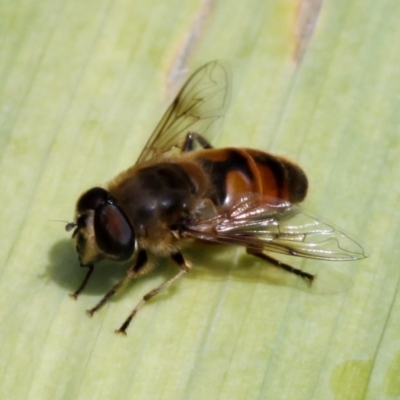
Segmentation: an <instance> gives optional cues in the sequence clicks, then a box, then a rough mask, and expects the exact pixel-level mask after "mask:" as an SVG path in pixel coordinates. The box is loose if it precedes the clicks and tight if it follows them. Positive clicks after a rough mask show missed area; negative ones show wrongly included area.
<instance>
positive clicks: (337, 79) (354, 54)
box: [0, 0, 400, 400]
mask: <svg viewBox="0 0 400 400" xmlns="http://www.w3.org/2000/svg"><path fill="white" fill-rule="evenodd" d="M399 18H400V5H399V4H398V3H397V2H395V1H391V0H388V1H381V2H376V1H372V0H366V1H361V0H351V1H344V0H338V1H335V2H322V1H318V0H315V1H311V0H309V1H306V0H303V1H299V2H293V1H288V0H284V1H280V0H271V1H268V2H266V1H265V2H261V1H259V2H258V1H250V2H228V1H222V2H221V1H220V2H213V1H207V0H205V1H203V2H200V1H198V2H186V3H185V2H178V1H175V0H171V1H169V2H168V3H167V2H161V1H156V0H154V1H150V2H132V1H124V0H116V1H105V0H100V1H91V0H89V1H84V2H82V1H77V0H70V1H61V0H59V1H57V0H38V1H36V2H31V1H27V0H19V1H12V2H6V1H2V2H0V30H1V36H0V37H1V45H0V154H1V159H0V187H1V188H2V201H1V204H2V207H1V209H0V221H1V225H0V337H1V340H2V346H1V350H0V370H1V371H2V373H1V378H0V397H1V398H5V399H88V398H93V399H94V398H96V399H109V398H113V399H127V398H135V399H173V400H176V399H217V398H218V399H307V400H308V399H335V400H341V399H357V400H358V399H368V400H369V399H371V400H372V399H378V398H379V399H393V398H398V397H399V396H400V382H399V378H398V376H399V368H400V356H399V355H400V339H399V332H400V326H399V325H400V301H399V299H400V297H399V295H398V282H399V275H400V268H399V266H398V260H399V257H400V253H399V246H398V241H399V239H398V238H399V236H400V231H399V226H400V213H399V212H398V206H399V202H400V186H399V184H398V175H399V170H400V169H399V167H400V165H399V160H400V140H399V127H400V113H399V106H400V97H399V93H400V69H399V67H398V65H399V51H398V43H399V42H400V29H399V23H398V21H399ZM216 58H223V59H227V60H229V61H230V63H231V65H232V70H233V84H234V94H233V101H232V105H231V108H230V111H229V113H228V115H227V118H226V120H225V124H224V126H223V134H222V136H221V140H220V142H219V143H216V145H219V146H243V147H255V148H259V149H262V150H265V151H271V152H276V153H278V154H283V155H284V156H287V157H290V158H291V159H293V160H295V161H296V162H298V163H299V164H300V165H301V166H302V167H303V168H304V170H305V171H306V172H307V174H308V177H309V180H310V191H309V196H308V199H307V201H306V202H305V204H304V206H305V207H306V208H307V209H308V210H310V211H311V212H314V213H318V214H319V215H321V216H323V218H327V219H328V220H332V221H334V222H335V223H336V224H337V225H339V226H343V227H344V228H345V229H346V230H347V231H349V232H353V233H354V234H355V235H356V236H358V237H359V238H360V240H361V241H362V242H365V243H367V244H368V245H369V249H370V252H371V256H370V257H369V258H368V259H366V260H363V261H360V262H352V263H344V262H342V263H339V262H338V263H329V262H322V261H315V260H303V259H293V258H289V257H282V258H280V257H279V258H280V259H282V260H284V261H285V262H289V263H290V264H292V265H293V266H295V267H298V268H302V269H304V270H306V271H308V272H310V273H316V274H317V279H316V284H315V287H313V288H311V289H309V288H307V287H306V285H302V282H298V281H297V280H296V279H295V278H293V277H290V276H287V274H285V273H283V272H281V271H277V270H276V269H275V268H274V267H272V266H268V265H266V264H265V263H262V262H260V261H257V260H255V259H252V258H251V257H249V256H245V255H244V254H243V253H244V252H243V249H236V248H225V247H224V248H222V249H220V248H218V247H217V246H206V245H198V246H195V247H194V248H192V249H190V251H188V254H189V256H190V259H191V261H192V263H193V265H194V269H193V271H192V272H191V273H190V274H189V275H188V276H187V277H185V278H183V279H181V280H180V281H179V282H178V283H177V284H176V285H175V286H173V287H172V288H171V289H170V290H168V292H167V293H165V294H163V295H160V296H159V297H158V298H155V299H153V300H152V301H151V302H149V304H147V305H146V306H145V307H144V308H143V309H142V310H141V311H140V313H139V314H138V315H137V316H136V317H135V319H134V320H133V322H132V324H131V326H130V328H129V331H128V336H127V337H126V338H123V337H120V336H117V335H114V333H113V331H114V329H116V328H118V327H119V326H120V324H121V323H122V322H123V321H124V319H125V318H126V316H127V315H128V314H129V312H130V311H131V310H132V308H133V307H134V306H135V305H136V304H137V302H138V301H139V300H140V299H141V297H142V296H143V295H144V294H145V293H147V292H148V291H149V290H151V289H152V288H154V287H155V286H156V285H158V284H160V283H161V282H163V281H164V280H166V279H167V278H168V277H171V276H172V275H173V274H174V272H175V270H174V267H173V266H172V265H170V264H168V263H166V262H164V261H161V262H160V265H159V268H157V269H155V270H154V271H152V272H151V273H149V274H148V275H146V276H144V277H143V278H142V279H140V280H137V281H135V282H134V283H133V284H132V285H131V286H130V287H129V288H127V290H125V292H124V293H122V294H121V295H120V296H118V297H117V298H116V299H115V300H112V301H111V302H110V303H109V304H107V305H106V306H105V307H104V309H102V310H101V311H100V312H99V313H98V314H96V315H94V317H93V318H88V317H87V316H86V315H85V313H84V310H85V309H87V308H90V307H92V306H93V305H95V304H96V303H97V302H98V301H99V300H100V298H101V297H102V296H103V294H104V293H105V292H106V291H107V290H108V289H109V288H110V286H111V285H112V284H113V283H114V282H116V281H118V280H119V279H121V278H122V277H123V276H124V273H125V271H126V269H127V267H128V266H127V265H117V264H115V263H104V264H100V265H99V266H98V267H96V270H95V273H94V278H93V280H92V281H91V282H90V283H89V286H88V288H87V290H86V291H85V292H84V294H83V295H82V296H81V297H80V298H79V299H78V301H77V302H74V301H73V300H71V299H70V298H69V296H68V295H67V294H68V293H69V292H72V291H74V290H75V289H76V288H77V286H78V285H79V283H80V281H81V279H82V278H83V276H84V273H85V271H84V270H82V269H80V268H79V264H78V261H77V256H76V252H75V250H74V248H73V246H72V243H71V242H70V240H69V234H67V233H66V232H65V231H64V225H65V223H64V225H63V223H61V222H54V221H53V220H61V219H62V220H71V218H72V217H73V210H74V204H75V201H76V199H77V198H78V196H79V195H80V194H81V193H82V192H83V191H84V190H86V189H87V188H89V187H91V186H95V185H99V184H102V183H104V182H107V181H108V180H110V179H112V178H113V176H115V175H116V174H117V173H118V172H120V171H121V170H123V169H124V168H127V167H129V166H130V165H132V164H133V162H134V161H135V157H137V155H138V154H139V152H140V150H141V148H142V147H143V146H144V144H145V143H146V140H147V138H148V137H149V136H150V134H151V132H152V129H154V127H155V126H156V124H157V122H158V120H159V119H160V118H161V116H162V113H163V111H164V110H165V109H166V108H167V106H168V103H169V101H170V100H171V98H172V96H173V93H175V92H176V90H177V88H178V87H179V85H180V84H181V83H182V82H183V81H184V80H185V79H186V78H187V76H188V74H187V73H188V71H193V70H194V69H195V68H196V67H198V66H200V65H202V64H204V63H206V62H207V61H210V60H212V59H216Z"/></svg>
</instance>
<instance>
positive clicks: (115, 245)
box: [94, 204, 135, 261]
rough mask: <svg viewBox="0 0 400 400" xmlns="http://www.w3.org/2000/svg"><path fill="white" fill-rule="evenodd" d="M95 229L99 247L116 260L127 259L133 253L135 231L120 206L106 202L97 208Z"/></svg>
mask: <svg viewBox="0 0 400 400" xmlns="http://www.w3.org/2000/svg"><path fill="white" fill-rule="evenodd" d="M94 231H95V235H96V242H97V245H98V247H99V248H100V249H101V250H102V251H103V252H104V253H106V254H107V255H108V256H110V257H111V258H113V259H114V260H120V261H122V260H127V259H128V258H129V257H130V256H131V255H132V254H133V251H134V250H135V235H134V231H133V228H132V227H131V225H130V223H129V221H128V220H127V218H126V217H125V215H124V213H123V212H122V210H121V209H120V208H119V207H118V206H116V205H114V204H104V205H102V206H99V207H98V208H97V209H96V212H95V215H94Z"/></svg>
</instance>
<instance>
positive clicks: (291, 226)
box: [184, 193, 367, 261]
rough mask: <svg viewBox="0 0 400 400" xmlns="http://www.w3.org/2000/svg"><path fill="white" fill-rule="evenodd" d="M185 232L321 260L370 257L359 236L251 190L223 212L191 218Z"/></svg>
mask: <svg viewBox="0 0 400 400" xmlns="http://www.w3.org/2000/svg"><path fill="white" fill-rule="evenodd" d="M184 236H187V237H192V238H196V239H201V240H206V241H210V242H217V243H231V244H236V245H241V246H245V247H247V248H251V249H256V250H260V251H263V250H266V251H273V252H276V253H283V254H288V255H292V256H298V257H306V258H315V259H320V260H336V261H350V260H358V259H362V258H365V257H367V254H366V252H365V250H364V249H363V247H362V246H361V245H360V244H359V243H358V242H357V241H356V240H354V239H352V238H351V237H350V236H349V235H347V234H346V233H345V232H343V230H341V229H339V228H337V227H335V226H334V225H332V224H331V223H327V222H324V221H321V220H320V219H319V218H318V217H316V216H313V215H312V214H310V213H308V212H306V211H304V210H302V209H301V208H300V207H297V206H294V205H292V204H291V203H289V202H287V201H284V200H280V199H276V198H272V197H266V196H262V195H257V194H252V193H250V194H245V195H242V196H241V197H240V198H239V199H237V200H235V201H234V203H233V204H232V206H231V207H229V209H227V210H225V211H224V212H221V213H219V214H217V215H215V216H213V217H211V218H201V217H199V218H198V219H197V220H194V221H192V222H191V223H190V224H189V226H188V227H187V231H186V232H185V233H184Z"/></svg>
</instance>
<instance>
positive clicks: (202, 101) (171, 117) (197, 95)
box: [137, 61, 231, 163]
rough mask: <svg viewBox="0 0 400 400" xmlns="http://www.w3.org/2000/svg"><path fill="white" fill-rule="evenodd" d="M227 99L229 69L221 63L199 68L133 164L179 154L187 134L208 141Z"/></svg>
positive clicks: (228, 95)
mask: <svg viewBox="0 0 400 400" xmlns="http://www.w3.org/2000/svg"><path fill="white" fill-rule="evenodd" d="M230 96H231V79H230V69H229V67H228V66H227V65H225V64H224V63H223V62H221V61H211V62H209V63H208V64H205V65H203V66H202V67H200V68H199V69H198V70H197V71H196V72H194V73H193V75H192V76H191V77H190V78H189V79H188V81H187V82H186V83H185V85H184V86H183V88H182V89H181V91H180V92H179V93H178V95H177V97H176V98H175V100H174V101H173V103H172V104H171V105H170V106H169V108H168V110H167V111H166V113H165V114H164V116H163V117H162V119H161V121H160V122H159V124H158V125H157V127H156V129H155V131H154V132H153V134H152V135H151V137H150V139H149V141H148V142H147V144H146V146H145V148H144V149H143V151H142V153H141V154H140V156H139V158H138V160H137V163H139V162H143V161H148V160H150V159H152V158H154V157H156V156H160V155H161V154H164V153H167V152H169V151H175V152H178V153H180V152H181V151H182V146H183V143H184V141H185V138H186V135H187V134H188V133H189V132H196V133H198V134H201V135H203V136H204V137H205V138H206V139H207V140H209V141H211V140H212V139H213V138H214V136H215V135H216V132H217V130H218V128H219V126H220V124H221V123H222V120H223V117H224V115H225V113H226V111H227V109H228V106H229V102H230Z"/></svg>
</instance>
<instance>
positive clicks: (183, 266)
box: [115, 253, 190, 336]
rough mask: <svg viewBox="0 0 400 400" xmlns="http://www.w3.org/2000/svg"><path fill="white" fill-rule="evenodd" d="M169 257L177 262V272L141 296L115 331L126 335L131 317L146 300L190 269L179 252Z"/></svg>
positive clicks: (166, 287)
mask: <svg viewBox="0 0 400 400" xmlns="http://www.w3.org/2000/svg"><path fill="white" fill-rule="evenodd" d="M171 258H172V259H173V260H174V261H175V262H176V263H177V264H178V266H179V272H178V273H177V274H176V275H174V276H173V277H172V278H170V279H168V280H167V281H165V282H164V283H162V284H161V285H159V286H157V287H156V288H154V289H153V290H151V291H150V292H149V293H147V294H146V295H144V296H143V298H142V300H140V301H139V303H138V304H137V305H136V307H135V308H134V309H133V310H132V312H131V313H130V314H129V316H128V318H127V319H126V320H125V322H124V323H123V324H122V325H121V327H120V328H119V329H118V330H116V331H115V333H118V334H121V335H124V336H125V335H126V330H127V329H128V326H129V324H130V323H131V321H132V319H133V317H134V316H135V315H136V314H137V312H138V311H139V310H140V309H141V308H142V307H143V306H144V305H145V304H146V302H148V301H149V300H150V299H151V298H152V297H154V296H156V295H157V294H159V293H161V292H163V291H164V290H166V289H168V288H169V287H170V286H171V285H172V284H173V283H174V282H176V281H177V280H178V279H179V278H180V277H182V276H183V275H185V274H187V273H188V272H189V271H190V267H189V266H188V265H187V264H186V262H185V259H184V258H183V256H182V254H181V253H175V254H172V255H171Z"/></svg>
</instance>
